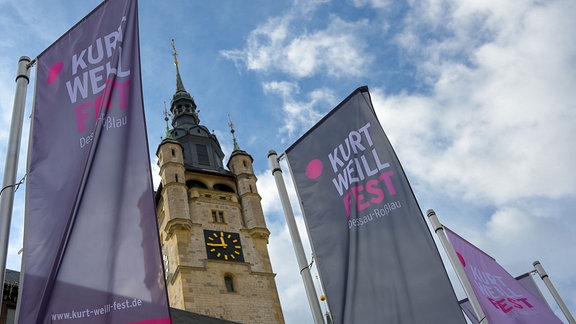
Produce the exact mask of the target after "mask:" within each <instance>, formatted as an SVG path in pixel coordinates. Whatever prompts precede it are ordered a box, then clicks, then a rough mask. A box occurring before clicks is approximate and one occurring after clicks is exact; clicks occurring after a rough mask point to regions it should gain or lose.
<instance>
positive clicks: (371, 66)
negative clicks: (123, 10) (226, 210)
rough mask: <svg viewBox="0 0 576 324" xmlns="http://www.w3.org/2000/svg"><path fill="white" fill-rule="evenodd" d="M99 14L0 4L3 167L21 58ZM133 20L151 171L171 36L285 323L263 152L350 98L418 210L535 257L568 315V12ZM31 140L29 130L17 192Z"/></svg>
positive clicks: (217, 12) (559, 0)
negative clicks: (235, 179)
mask: <svg viewBox="0 0 576 324" xmlns="http://www.w3.org/2000/svg"><path fill="white" fill-rule="evenodd" d="M99 3H100V1H94V0H85V1H73V2H70V1H61V0H60V1H59V0H54V1H39V0H30V1H24V2H22V1H16V0H0V32H1V34H2V38H1V40H0V110H1V114H0V156H2V157H4V156H5V155H6V145H7V139H8V129H9V123H10V116H11V110H12V103H13V96H14V89H15V83H14V78H15V73H16V66H17V61H18V58H19V57H20V56H22V55H27V56H30V57H32V58H33V57H35V56H36V55H38V54H39V53H40V52H41V51H42V50H43V49H45V48H46V47H47V46H49V45H50V44H51V43H52V42H54V41H55V40H56V39H57V38H58V37H59V36H60V35H62V34H63V33H65V32H66V31H67V30H68V29H69V28H70V27H72V26H73V25H74V24H75V23H76V22H77V21H79V20H80V19H81V18H82V17H83V16H85V15H86V14H88V13H89V12H90V11H91V10H92V9H93V8H94V7H96V6H97V5H98V4H99ZM139 11H140V42H141V59H142V75H143V89H144V100H145V106H146V119H147V126H148V134H149V138H148V140H149V144H150V148H151V152H150V157H151V163H152V165H153V166H154V167H155V165H156V159H155V156H154V153H155V151H156V147H157V145H158V144H159V142H160V140H161V137H162V136H163V135H164V131H165V124H164V120H163V118H164V116H163V114H162V110H163V108H164V102H165V101H166V102H167V103H169V100H170V98H171V96H172V94H173V93H174V91H175V69H174V65H173V63H172V61H173V58H172V56H171V54H172V48H171V46H170V39H172V38H173V39H174V40H175V43H176V47H177V49H178V52H179V62H180V71H181V74H182V78H183V82H184V85H185V87H186V89H187V90H188V91H189V92H190V93H191V94H192V95H193V96H194V98H195V101H196V103H197V105H198V109H199V110H200V119H201V123H202V124H204V125H206V126H207V127H208V128H209V129H213V130H214V131H215V133H216V134H217V136H218V138H219V140H220V143H221V145H222V147H223V150H224V151H225V153H227V154H228V153H229V152H230V151H231V150H232V138H231V135H230V132H229V128H228V114H230V116H231V118H232V120H233V122H234V125H235V128H236V136H237V139H238V143H239V145H240V147H241V148H242V149H243V150H245V151H247V152H249V153H250V154H251V155H252V156H253V158H254V167H255V171H256V172H257V174H258V176H259V182H258V188H259V191H260V194H261V195H262V198H263V200H262V203H263V206H264V209H265V214H266V217H267V222H268V226H269V228H270V230H271V232H272V236H271V238H270V245H269V250H270V254H271V258H272V265H273V268H274V271H275V272H276V273H277V274H278V275H277V277H276V278H277V285H278V289H279V292H280V298H281V302H282V306H283V311H284V315H285V318H286V321H287V323H308V322H311V315H310V313H309V308H308V306H307V304H306V298H304V296H305V294H304V288H303V285H302V282H301V280H300V276H299V269H298V266H297V263H296V259H295V257H294V252H293V249H292V246H291V243H290V238H289V235H288V231H287V228H286V226H285V222H284V218H283V217H284V216H283V214H282V211H281V208H280V205H279V201H278V198H277V193H276V187H275V184H274V182H273V178H272V176H271V174H270V170H269V169H268V162H267V158H266V153H267V152H268V150H270V149H274V150H276V151H278V152H282V151H283V150H284V149H286V148H287V147H288V146H289V145H290V144H291V143H292V142H293V141H295V140H296V139H297V138H298V137H299V136H300V135H302V134H303V133H304V132H305V131H306V130H307V129H308V128H309V127H310V126H312V125H313V124H314V123H315V122H316V121H318V120H319V119H320V118H321V117H322V116H323V115H324V114H325V113H327V112H328V111H329V110H331V109H332V108H333V107H334V106H335V105H337V104H338V103H339V102H340V101H341V100H342V99H344V98H345V97H346V96H347V95H348V94H349V93H350V92H351V91H353V90H354V89H356V88H357V87H358V86H362V85H368V86H369V88H370V91H371V94H372V100H373V103H374V106H375V108H376V111H377V114H378V117H379V119H380V121H381V123H382V126H383V127H384V130H385V131H386V133H387V135H388V137H389V138H390V140H391V142H392V144H393V146H394V148H395V150H396V152H397V154H398V156H399V158H400V161H401V162H402V163H403V166H404V169H405V171H406V173H407V174H408V177H409V179H410V181H411V184H412V186H413V189H414V192H415V194H416V196H417V198H418V200H419V203H420V206H421V207H422V209H423V211H425V210H426V209H429V208H434V209H435V210H436V212H437V214H438V216H439V217H440V220H441V222H443V223H444V224H445V225H447V226H449V227H450V228H452V229H453V230H454V231H456V232H457V233H459V234H460V235H462V236H463V237H465V238H466V239H468V240H469V241H471V242H472V243H474V244H475V245H476V246H478V247H479V248H481V249H483V250H484V251H485V252H487V253H488V254H490V255H491V256H493V257H494V258H496V259H497V261H498V262H499V263H500V264H501V265H502V266H504V267H505V268H506V269H507V270H508V271H509V272H510V273H511V274H512V275H519V274H522V273H524V272H527V271H530V270H532V269H533V268H532V262H533V261H535V260H540V261H541V262H542V264H543V266H544V267H545V268H546V270H547V271H548V273H549V275H550V277H551V279H552V281H553V282H554V284H555V285H556V288H557V289H558V290H559V292H560V294H561V295H562V297H563V298H564V300H565V302H566V303H567V304H568V307H569V308H570V309H571V310H572V312H573V313H575V312H576V272H575V270H574V269H576V253H575V252H574V249H573V247H574V246H576V216H574V213H575V211H576V171H574V167H573V165H574V164H575V161H576V145H574V144H573V139H574V138H576V127H575V126H574V125H575V123H576V91H574V84H576V43H575V42H574V41H573V39H574V35H575V32H576V21H575V20H574V19H573V13H574V12H576V2H574V1H571V0H551V1H545V2H542V1H530V0H514V1H475V0H473V1H458V0H420V1H413V0H408V1H390V0H349V1H340V2H336V1H320V0H318V1H301V0H300V1H298V0H297V1H285V0H278V1H265V0H255V1H233V0H223V1H202V2H200V1H141V2H140V5H139ZM34 73H35V70H32V74H34ZM33 82H34V78H32V83H31V86H30V87H29V91H28V99H27V112H26V116H29V115H30V111H31V110H30V109H31V103H32V94H33V88H34V87H33ZM28 131H29V120H28V118H26V120H25V130H24V137H25V138H24V140H23V144H22V150H21V162H20V167H19V173H18V176H17V178H18V179H20V178H21V177H22V175H23V174H24V170H25V156H26V147H27V138H28ZM1 160H2V161H3V159H1ZM226 160H227V158H226ZM1 164H2V165H0V170H3V169H4V168H3V163H1ZM284 169H285V179H286V181H287V182H288V183H290V181H289V180H290V179H289V176H288V172H287V168H286V166H285V165H284ZM153 172H154V173H155V172H157V169H153ZM292 197H293V203H294V205H295V208H294V209H295V210H296V211H298V210H299V209H298V208H297V206H296V200H295V198H294V197H295V196H294V194H293V193H292ZM23 201H24V188H21V189H20V190H19V191H18V192H17V194H16V202H15V207H14V217H13V221H12V229H11V237H10V247H9V255H8V267H9V268H11V269H19V264H20V258H19V256H18V254H17V252H18V250H20V248H21V245H22V243H21V241H22V227H23V216H22V215H23V210H24V203H23ZM298 214H299V212H298ZM298 222H299V225H301V231H303V221H302V219H301V217H300V216H299V215H298ZM302 237H303V238H304V239H305V238H306V234H305V233H304V232H302ZM305 246H306V247H307V249H309V247H308V246H309V245H308V243H305ZM439 246H440V245H439ZM308 251H309V250H308ZM308 259H310V254H309V255H308ZM446 265H447V268H448V269H450V266H449V264H448V263H446ZM314 270H315V269H314ZM449 272H450V276H451V278H452V279H454V278H455V277H454V276H453V275H452V271H451V270H450V271H449ZM314 280H316V278H315V279H314ZM537 281H540V280H539V279H538V280H537ZM453 282H454V287H455V290H456V292H457V295H458V296H459V297H463V293H462V289H461V288H460V285H459V283H458V282H457V281H456V280H453ZM541 289H542V290H543V292H544V294H545V295H546V296H547V297H549V303H550V304H551V305H555V303H554V301H553V300H552V299H551V298H550V296H549V294H548V293H547V291H546V288H545V287H544V286H543V285H541ZM555 310H556V312H557V314H558V315H559V317H560V318H562V319H564V318H563V317H562V314H561V313H560V312H559V310H558V308H557V307H555Z"/></svg>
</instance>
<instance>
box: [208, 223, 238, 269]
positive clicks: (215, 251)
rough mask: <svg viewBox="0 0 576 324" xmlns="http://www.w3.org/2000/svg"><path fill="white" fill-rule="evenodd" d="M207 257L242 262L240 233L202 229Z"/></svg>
mask: <svg viewBox="0 0 576 324" xmlns="http://www.w3.org/2000/svg"><path fill="white" fill-rule="evenodd" d="M204 240H205V242H206V254H207V255H208V259H216V260H224V261H236V262H244V254H243V253H242V244H241V243H240V234H238V233H229V232H223V231H211V230H204Z"/></svg>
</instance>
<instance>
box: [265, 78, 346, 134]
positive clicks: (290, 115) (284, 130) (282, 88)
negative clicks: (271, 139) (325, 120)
mask: <svg viewBox="0 0 576 324" xmlns="http://www.w3.org/2000/svg"><path fill="white" fill-rule="evenodd" d="M263 87H264V92H265V93H273V94H276V95H278V96H280V97H281V98H282V102H283V106H282V110H283V111H284V114H285V118H284V125H283V126H282V127H281V128H280V133H281V134H288V136H289V137H290V136H292V135H294V134H295V133H296V131H300V130H306V129H308V128H310V127H311V126H312V125H314V124H315V123H316V122H318V120H320V118H322V116H323V113H324V112H325V111H326V110H327V109H324V111H322V108H318V106H320V105H322V104H325V107H331V105H332V104H333V102H334V101H335V96H334V94H333V93H332V91H330V90H329V89H316V90H314V91H312V92H311V93H309V94H308V96H307V97H308V100H307V101H298V99H297V98H300V97H301V96H299V94H300V88H299V87H298V85H297V84H296V83H294V82H286V81H280V82H277V81H274V82H267V83H264V84H263Z"/></svg>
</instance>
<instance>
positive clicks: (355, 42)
mask: <svg viewBox="0 0 576 324" xmlns="http://www.w3.org/2000/svg"><path fill="white" fill-rule="evenodd" d="M301 19H306V17H301V16H299V15H296V14H294V12H290V13H288V14H286V15H284V16H281V17H273V18H270V19H268V20H267V21H266V22H265V23H264V24H262V25H260V26H258V27H257V28H256V29H255V30H253V31H252V32H251V34H250V36H249V38H248V41H247V44H246V47H245V48H244V49H241V50H228V51H221V54H222V55H223V56H224V57H226V58H228V59H232V60H234V61H235V62H236V63H237V64H244V65H245V66H246V68H247V69H248V70H254V71H257V72H262V73H268V72H281V73H285V74H287V75H289V76H290V77H293V78H306V77H311V76H313V75H315V74H318V73H326V74H328V75H330V76H333V77H338V78H343V77H353V76H356V77H357V76H360V75H362V73H364V72H366V70H367V67H368V65H369V63H370V62H371V61H372V57H371V55H370V54H369V53H367V52H366V48H367V45H366V43H365V40H364V39H363V38H362V37H361V36H360V35H361V33H360V32H359V31H361V30H362V29H363V28H366V26H367V21H365V20H360V21H357V22H347V21H344V20H342V19H340V18H338V17H336V16H335V17H333V18H332V19H330V23H329V25H328V26H326V28H325V29H319V30H315V31H312V32H309V31H307V30H299V29H298V28H297V27H296V26H297V25H298V23H299V21H300V20H301Z"/></svg>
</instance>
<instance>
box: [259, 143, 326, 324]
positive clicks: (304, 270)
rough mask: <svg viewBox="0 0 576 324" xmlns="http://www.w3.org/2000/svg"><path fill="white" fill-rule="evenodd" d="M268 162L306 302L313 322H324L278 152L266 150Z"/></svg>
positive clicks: (317, 323) (318, 323)
mask: <svg viewBox="0 0 576 324" xmlns="http://www.w3.org/2000/svg"><path fill="white" fill-rule="evenodd" d="M268 162H269V165H270V168H271V169H272V175H273V176H274V180H275V181H276V187H277V188H278V194H279V195H280V201H281V202H282V209H284V216H285V218H286V225H288V230H289V232H290V237H291V238H292V245H293V246H294V252H296V260H297V261H298V266H299V267H300V275H301V276H302V281H303V282H304V289H305V290H306V296H307V297H308V303H309V304H310V308H311V309H312V317H313V318H314V323H316V324H320V323H322V324H324V318H323V316H322V309H320V303H319V302H318V296H317V294H316V289H315V288H314V282H313V281H312V275H310V267H309V266H308V261H307V260H306V254H305V253H304V247H303V246H302V240H301V239H300V234H299V233H298V226H297V225H296V220H295V219H294V212H293V211H292V206H291V205H290V200H289V198H288V192H287V191H286V185H285V183H284V177H283V176H282V168H280V163H278V154H276V152H275V151H274V150H271V151H269V152H268Z"/></svg>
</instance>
